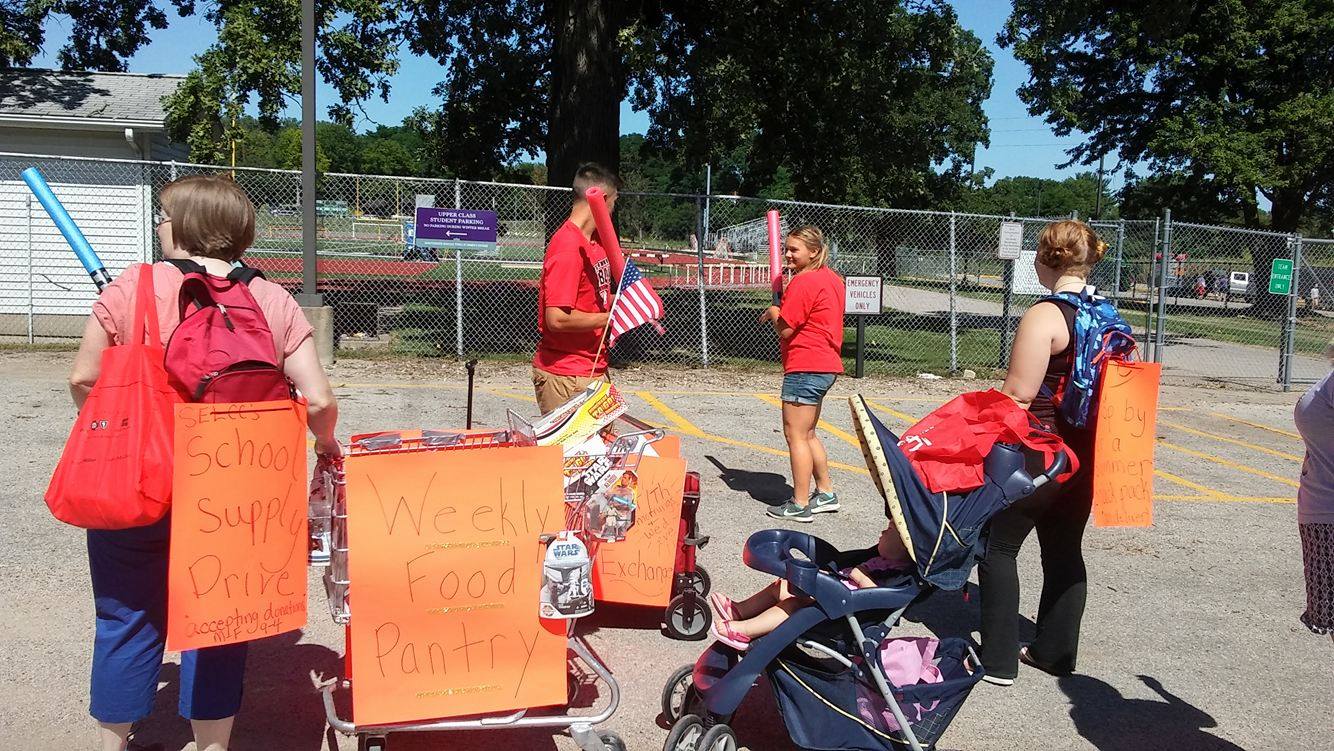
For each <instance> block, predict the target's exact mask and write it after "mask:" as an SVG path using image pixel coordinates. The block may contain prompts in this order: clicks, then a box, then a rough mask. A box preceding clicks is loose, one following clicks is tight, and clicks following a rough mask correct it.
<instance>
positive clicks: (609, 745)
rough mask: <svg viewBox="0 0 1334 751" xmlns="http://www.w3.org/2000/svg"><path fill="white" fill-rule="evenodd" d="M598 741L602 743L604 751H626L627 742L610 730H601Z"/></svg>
mask: <svg viewBox="0 0 1334 751" xmlns="http://www.w3.org/2000/svg"><path fill="white" fill-rule="evenodd" d="M598 740H600V741H602V748H603V751H625V741H623V740H621V736H619V735H617V734H615V733H613V732H611V731H610V730H599V731H598Z"/></svg>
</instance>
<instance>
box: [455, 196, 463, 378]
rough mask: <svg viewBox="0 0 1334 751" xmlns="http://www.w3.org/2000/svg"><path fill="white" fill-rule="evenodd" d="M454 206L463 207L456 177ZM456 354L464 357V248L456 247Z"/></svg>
mask: <svg viewBox="0 0 1334 751" xmlns="http://www.w3.org/2000/svg"><path fill="white" fill-rule="evenodd" d="M454 208H456V209H461V208H463V189H462V188H461V187H460V186H459V180H458V178H454ZM454 354H455V355H457V356H458V357H463V250H461V249H460V248H455V249H454Z"/></svg>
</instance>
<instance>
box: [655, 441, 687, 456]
mask: <svg viewBox="0 0 1334 751" xmlns="http://www.w3.org/2000/svg"><path fill="white" fill-rule="evenodd" d="M653 450H654V451H656V452H657V454H658V456H664V457H670V458H673V459H679V458H680V457H681V437H680V436H675V435H665V436H663V437H662V439H661V440H658V441H654V442H653Z"/></svg>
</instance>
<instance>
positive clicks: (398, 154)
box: [361, 136, 418, 175]
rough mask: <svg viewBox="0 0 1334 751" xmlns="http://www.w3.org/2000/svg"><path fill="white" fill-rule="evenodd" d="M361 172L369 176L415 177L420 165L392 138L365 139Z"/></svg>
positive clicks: (371, 137)
mask: <svg viewBox="0 0 1334 751" xmlns="http://www.w3.org/2000/svg"><path fill="white" fill-rule="evenodd" d="M363 143H364V144H365V145H364V146H363V147H362V149H361V172H364V173H365V174H367V175H415V174H417V170H418V165H417V163H416V161H415V160H414V159H413V158H412V154H410V153H409V152H408V150H407V148H406V147H405V146H403V144H402V143H400V142H399V141H395V140H393V139H390V138H377V137H374V136H366V137H363Z"/></svg>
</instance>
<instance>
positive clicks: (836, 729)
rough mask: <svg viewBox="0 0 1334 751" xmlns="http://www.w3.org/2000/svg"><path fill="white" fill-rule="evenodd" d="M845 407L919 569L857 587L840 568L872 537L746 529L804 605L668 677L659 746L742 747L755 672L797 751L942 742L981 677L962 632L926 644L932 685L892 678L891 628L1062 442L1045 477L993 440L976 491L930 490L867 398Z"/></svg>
mask: <svg viewBox="0 0 1334 751" xmlns="http://www.w3.org/2000/svg"><path fill="white" fill-rule="evenodd" d="M851 402H852V412H853V423H854V424H855V426H856V428H857V432H858V437H859V438H860V439H861V443H862V451H863V454H864V456H865V458H866V462H867V466H868V467H869V468H870V469H871V476H872V479H873V480H875V483H876V486H877V488H878V489H879V490H880V494H881V496H882V497H883V498H884V500H885V514H886V516H887V517H889V518H890V519H891V521H892V523H891V525H890V527H891V528H892V529H894V530H896V531H897V532H898V533H899V535H900V536H901V539H902V543H903V545H904V547H905V548H906V552H907V554H908V557H909V558H910V559H911V561H912V565H910V566H908V567H906V570H902V571H898V572H895V573H893V574H890V575H887V576H885V577H883V578H879V579H878V581H877V582H876V583H877V584H878V586H875V587H868V588H858V589H852V588H850V587H849V586H847V583H846V578H847V577H846V576H845V575H844V574H843V572H844V571H846V570H847V569H848V568H849V567H855V566H858V565H861V564H863V563H865V562H867V561H868V560H870V559H872V558H874V557H876V556H877V555H879V554H880V552H881V551H880V550H879V546H878V545H877V546H876V547H873V548H869V549H866V550H858V551H848V552H844V551H839V550H838V549H836V548H835V547H834V546H832V545H830V544H829V543H827V542H825V541H824V540H821V539H819V538H816V537H813V536H811V535H807V534H802V533H799V532H795V531H792V530H782V529H770V530H763V531H760V532H756V533H754V534H752V535H751V536H750V539H749V540H747V541H746V547H745V551H744V554H743V560H744V561H745V563H746V565H747V566H750V567H751V568H754V569H757V570H760V571H763V572H765V573H769V574H773V575H775V576H778V577H781V578H782V579H783V580H784V581H785V582H786V586H787V588H788V589H789V590H790V591H791V592H792V593H793V594H794V595H797V596H798V597H800V598H802V599H800V600H794V602H798V603H800V606H799V607H795V608H793V610H792V612H791V613H790V614H788V613H787V612H786V611H784V613H783V615H784V616H785V617H784V618H782V619H781V620H780V621H779V622H778V623H777V625H776V626H775V627H774V628H773V630H772V631H770V632H769V633H767V634H765V635H763V636H758V637H756V638H754V639H751V640H750V641H749V642H748V643H747V644H746V649H744V650H741V649H738V648H736V647H734V646H730V645H728V644H726V643H724V642H722V641H716V642H714V643H713V644H711V645H710V646H709V648H708V649H707V650H706V651H705V652H704V653H703V654H702V655H700V657H699V659H698V660H697V661H696V662H695V664H694V665H690V666H685V667H683V668H681V669H680V670H678V671H677V672H676V673H674V674H673V675H672V677H671V678H670V679H669V680H668V682H667V684H666V686H665V687H664V690H663V697H662V698H663V713H664V715H665V716H666V717H667V718H668V719H669V720H670V721H672V722H673V725H672V729H671V732H670V734H669V735H668V736H667V741H666V743H665V745H664V746H663V748H664V751H724V750H726V749H732V748H736V747H737V742H736V736H735V733H734V731H733V730H732V728H731V726H730V725H729V723H730V721H731V718H732V716H733V714H734V713H735V712H736V711H737V709H738V708H739V707H740V705H741V702H742V700H743V699H744V698H745V696H746V694H747V693H748V692H749V690H750V688H751V687H752V686H753V685H755V682H756V681H757V679H758V678H759V676H760V674H761V673H764V674H766V675H767V677H768V679H769V684H770V686H771V687H772V688H773V691H774V695H775V697H776V699H777V702H778V709H779V712H780V714H781V715H782V717H783V721H784V723H785V724H786V725H787V730H788V733H789V735H791V737H792V740H793V742H794V743H796V744H797V745H798V746H801V747H802V748H806V749H816V750H822V749H830V750H832V749H853V750H856V751H886V750H887V749H896V750H898V751H902V749H905V748H906V749H911V751H924V750H925V749H934V748H935V743H936V742H937V740H938V739H939V738H940V736H941V734H942V733H944V731H945V729H946V728H947V727H948V726H949V724H950V722H951V721H952V720H953V719H954V716H955V714H956V713H957V712H958V711H959V709H960V708H961V707H962V706H963V703H964V701H965V700H966V699H967V697H968V694H969V693H970V692H971V691H972V688H973V686H974V685H976V684H977V682H978V681H980V680H981V679H982V675H983V670H982V667H981V663H980V661H979V660H978V658H977V655H976V654H975V653H974V651H973V648H972V646H971V645H970V644H969V643H968V642H967V641H965V640H963V639H942V640H940V642H939V643H938V644H935V645H934V646H935V651H934V653H931V654H930V656H929V657H928V654H927V650H923V651H922V652H921V653H920V654H921V656H922V660H923V661H924V662H925V661H929V662H930V670H929V673H930V675H931V678H932V682H926V681H922V682H918V683H911V682H908V681H904V682H902V683H901V684H896V683H894V682H893V681H892V680H891V679H890V675H891V670H890V669H889V668H888V667H887V666H886V662H888V661H889V660H888V658H889V657H890V654H889V653H891V652H894V653H902V652H903V650H900V649H897V648H898V647H900V646H902V645H901V644H896V643H895V642H896V640H895V639H891V638H890V637H889V634H890V632H891V631H892V630H893V628H894V627H895V626H896V625H897V624H898V621H899V618H900V616H902V614H903V612H904V611H905V610H906V609H907V608H908V606H909V605H911V604H912V603H913V602H915V601H916V600H918V599H919V598H921V597H922V596H924V595H925V594H927V593H929V592H931V591H932V590H934V589H959V588H960V587H962V586H963V585H964V584H965V583H967V581H968V576H969V573H970V572H971V571H972V568H973V566H974V565H975V564H976V562H977V560H978V559H979V558H980V556H981V553H982V552H983V551H984V550H985V540H984V533H985V530H986V524H987V521H988V520H989V519H990V518H991V516H992V515H994V514H995V513H996V512H997V511H999V510H1000V509H1002V508H1005V507H1006V506H1008V505H1009V504H1010V503H1013V502H1014V501H1016V500H1018V499H1019V498H1022V497H1025V496H1028V495H1030V494H1032V493H1033V492H1035V491H1036V490H1037V488H1038V487H1040V486H1042V485H1044V484H1046V483H1048V482H1051V481H1053V480H1055V479H1057V478H1058V477H1060V476H1061V475H1062V474H1063V473H1064V472H1065V470H1066V467H1067V464H1068V456H1069V452H1068V450H1064V447H1063V446H1062V450H1057V451H1056V452H1055V453H1054V454H1053V455H1052V456H1051V458H1050V459H1049V463H1047V466H1046V467H1045V468H1044V469H1045V471H1043V472H1041V474H1040V475H1039V476H1034V474H1030V471H1029V470H1028V466H1030V464H1031V463H1032V462H1033V461H1034V459H1035V457H1030V456H1026V455H1025V452H1024V451H1023V450H1021V449H1020V448H1018V447H1016V446H1012V445H1009V444H1003V443H998V444H996V445H995V447H994V448H993V449H992V450H991V452H990V453H989V454H988V455H987V457H986V460H985V463H984V478H985V479H984V484H983V485H982V486H981V487H979V488H977V489H975V490H973V491H970V492H968V493H961V494H944V495H942V494H933V493H931V492H930V491H929V490H928V489H927V487H926V485H925V483H924V482H923V481H922V479H921V478H920V477H919V476H918V475H917V473H916V471H915V470H914V469H913V467H912V465H911V463H910V462H909V461H908V458H907V457H906V456H905V455H904V453H903V451H902V450H901V449H900V448H899V447H898V440H899V439H898V436H896V435H894V434H893V433H892V432H890V431H889V430H888V429H887V428H885V426H884V425H883V424H882V423H881V422H880V421H879V420H878V419H877V418H876V417H875V415H874V414H872V413H871V412H870V410H869V409H867V408H866V404H865V402H864V401H863V400H862V399H861V398H860V397H853V399H852V400H851ZM1015 409H1019V407H1018V406H1017V405H1016V407H1015ZM1035 430H1040V429H1039V428H1035ZM1038 463H1039V464H1041V463H1043V462H1041V461H1039V462H1038ZM882 539H883V537H882ZM720 604H722V605H726V603H725V602H723V603H720ZM746 612H749V611H746ZM927 672H928V671H925V670H924V671H921V673H922V674H923V675H925V674H926V673H927ZM868 697H873V698H874V699H875V700H876V701H867V699H868ZM884 710H888V712H887V713H886V712H884Z"/></svg>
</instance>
